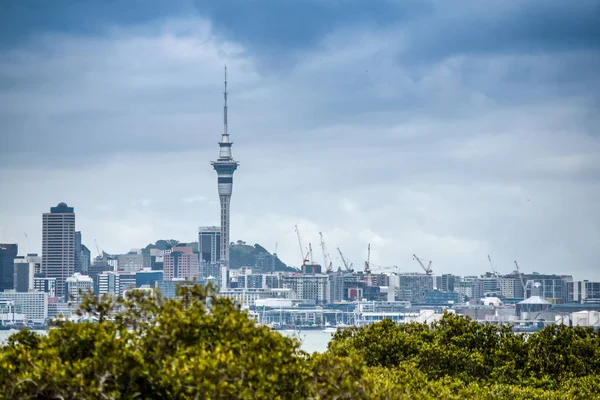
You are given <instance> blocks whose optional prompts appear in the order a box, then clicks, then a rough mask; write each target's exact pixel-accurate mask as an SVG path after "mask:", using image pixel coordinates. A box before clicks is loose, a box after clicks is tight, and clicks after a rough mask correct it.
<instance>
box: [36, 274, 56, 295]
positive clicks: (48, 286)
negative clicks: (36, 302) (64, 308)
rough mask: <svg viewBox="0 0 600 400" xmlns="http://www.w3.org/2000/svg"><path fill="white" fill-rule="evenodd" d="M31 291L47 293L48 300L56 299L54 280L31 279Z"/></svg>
mask: <svg viewBox="0 0 600 400" xmlns="http://www.w3.org/2000/svg"><path fill="white" fill-rule="evenodd" d="M33 290H36V291H38V292H46V293H48V298H53V297H56V278H38V277H34V278H33Z"/></svg>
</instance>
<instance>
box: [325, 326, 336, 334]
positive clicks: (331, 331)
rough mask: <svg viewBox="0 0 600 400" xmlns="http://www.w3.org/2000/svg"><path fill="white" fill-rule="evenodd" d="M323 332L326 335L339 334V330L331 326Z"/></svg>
mask: <svg viewBox="0 0 600 400" xmlns="http://www.w3.org/2000/svg"><path fill="white" fill-rule="evenodd" d="M323 332H324V333H336V332H337V328H333V327H331V326H329V327H327V328H325V329H323Z"/></svg>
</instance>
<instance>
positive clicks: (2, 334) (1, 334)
mask: <svg viewBox="0 0 600 400" xmlns="http://www.w3.org/2000/svg"><path fill="white" fill-rule="evenodd" d="M17 332H19V331H18V330H16V329H11V330H9V331H0V345H2V344H4V343H5V342H6V339H8V337H9V336H10V335H12V334H14V333H17ZM33 332H35V333H39V334H40V335H45V334H47V333H48V331H33Z"/></svg>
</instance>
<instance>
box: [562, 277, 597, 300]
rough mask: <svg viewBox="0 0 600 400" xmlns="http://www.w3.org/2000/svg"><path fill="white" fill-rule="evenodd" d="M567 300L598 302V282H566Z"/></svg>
mask: <svg viewBox="0 0 600 400" xmlns="http://www.w3.org/2000/svg"><path fill="white" fill-rule="evenodd" d="M567 302H569V303H580V304H600V282H590V281H587V280H584V281H569V282H567Z"/></svg>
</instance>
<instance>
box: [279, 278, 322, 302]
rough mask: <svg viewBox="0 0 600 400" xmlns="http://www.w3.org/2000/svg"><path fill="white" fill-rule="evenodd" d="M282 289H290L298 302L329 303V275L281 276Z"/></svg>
mask: <svg viewBox="0 0 600 400" xmlns="http://www.w3.org/2000/svg"><path fill="white" fill-rule="evenodd" d="M281 286H282V288H286V289H291V290H293V291H294V292H295V293H296V298H297V299H298V300H305V301H314V302H315V303H316V304H323V303H329V302H330V299H331V296H330V287H329V275H325V274H290V275H282V276H281Z"/></svg>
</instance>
